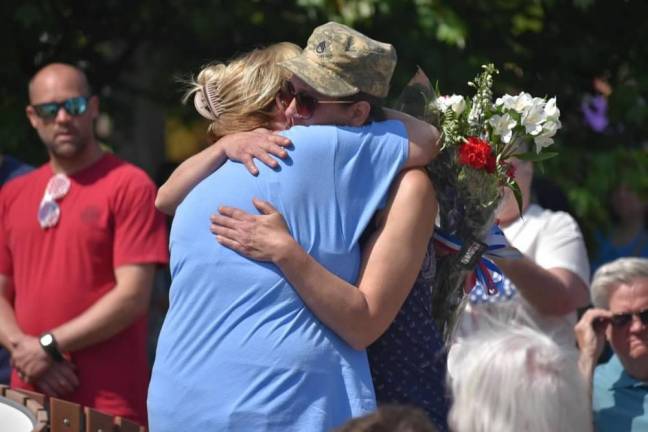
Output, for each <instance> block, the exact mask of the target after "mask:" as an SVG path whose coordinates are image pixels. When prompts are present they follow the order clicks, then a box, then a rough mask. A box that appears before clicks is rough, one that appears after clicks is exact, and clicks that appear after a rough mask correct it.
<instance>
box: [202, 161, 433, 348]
mask: <svg viewBox="0 0 648 432" xmlns="http://www.w3.org/2000/svg"><path fill="white" fill-rule="evenodd" d="M254 202H255V205H256V206H257V208H258V209H259V210H261V212H262V213H263V214H262V215H259V216H253V215H249V214H247V213H245V212H243V211H241V210H236V209H232V208H223V209H221V215H215V216H213V217H212V222H213V225H212V231H213V232H214V233H215V234H217V239H218V241H219V242H221V243H222V244H223V245H225V246H227V247H230V248H231V249H234V250H236V251H238V252H240V253H242V254H244V255H247V256H249V257H251V258H254V259H258V260H264V261H272V262H273V263H275V264H276V265H277V266H278V267H279V268H280V269H281V271H282V272H283V273H284V275H285V277H286V278H287V279H288V281H289V282H290V283H291V284H292V286H293V287H294V288H295V289H296V290H297V292H298V293H299V295H300V296H301V298H302V299H303V301H304V303H306V305H307V306H308V307H309V308H310V309H311V310H312V311H313V313H314V314H315V315H316V316H317V317H318V318H319V319H320V320H321V321H322V322H324V324H326V325H327V326H328V327H329V328H331V329H332V330H333V331H334V332H335V333H337V334H338V335H339V336H340V337H341V338H342V339H344V340H345V341H346V342H347V343H348V344H349V345H351V346H352V347H353V348H355V349H358V350H361V349H365V348H366V347H367V346H368V345H370V344H371V343H372V342H373V341H375V340H376V339H377V338H378V337H379V336H380V335H381V334H382V333H384V331H385V330H386V329H387V327H388V326H389V325H390V324H391V322H392V321H393V320H394V318H395V317H396V314H397V313H398V311H399V310H400V308H401V306H402V304H403V302H404V301H405V298H406V297H407V295H408V294H409V292H410V290H411V288H412V286H413V285H414V281H415V280H416V276H417V275H418V272H419V270H420V267H421V264H422V262H423V258H424V256H425V252H426V250H427V245H428V241H429V239H430V237H431V235H432V230H433V228H434V220H435V217H436V212H437V204H436V198H435V193H434V189H433V187H432V184H431V182H430V180H429V179H428V177H427V174H426V173H425V172H424V171H423V170H409V171H406V172H404V173H402V174H401V175H400V176H399V177H398V179H397V180H396V181H395V182H394V184H393V185H392V191H391V193H390V199H389V203H388V204H387V207H386V208H385V210H383V212H382V213H381V215H380V217H379V221H378V222H379V223H378V225H379V226H378V229H377V230H376V232H374V233H373V234H372V235H371V237H370V239H369V240H368V242H367V243H366V245H365V247H364V250H363V256H362V269H361V273H360V276H359V279H358V281H357V285H353V284H351V283H349V282H346V281H345V280H343V279H341V278H339V277H337V276H336V275H334V274H333V273H331V272H329V271H328V270H327V269H326V268H325V267H323V266H322V265H321V264H319V263H318V262H317V261H315V260H314V259H313V258H312V257H311V256H310V255H308V254H307V253H306V251H304V249H302V247H301V246H300V245H299V244H298V243H297V242H296V241H295V240H294V239H293V238H292V237H291V236H290V233H289V232H288V230H287V228H286V226H285V223H284V222H283V217H282V216H281V215H280V214H279V213H277V212H276V211H275V210H274V209H273V208H272V207H271V206H270V205H269V204H268V203H266V202H264V201H259V200H255V201H254Z"/></svg>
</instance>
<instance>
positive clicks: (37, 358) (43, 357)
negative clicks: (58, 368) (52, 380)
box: [11, 335, 54, 382]
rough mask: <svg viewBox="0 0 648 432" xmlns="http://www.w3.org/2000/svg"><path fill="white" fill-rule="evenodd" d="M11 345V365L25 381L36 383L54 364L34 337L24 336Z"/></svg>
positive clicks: (13, 341)
mask: <svg viewBox="0 0 648 432" xmlns="http://www.w3.org/2000/svg"><path fill="white" fill-rule="evenodd" d="M11 345H12V350H11V364H12V365H13V367H15V368H16V369H17V370H18V375H19V376H20V378H21V379H22V380H23V381H26V382H36V380H37V379H38V378H40V376H41V375H43V374H44V373H45V372H46V371H47V370H48V369H49V368H50V366H51V365H52V363H54V360H52V358H51V357H50V356H49V354H47V353H46V352H45V350H43V347H41V345H40V343H39V342H38V338H36V337H34V336H29V335H22V336H20V337H19V338H17V339H14V340H12V341H11Z"/></svg>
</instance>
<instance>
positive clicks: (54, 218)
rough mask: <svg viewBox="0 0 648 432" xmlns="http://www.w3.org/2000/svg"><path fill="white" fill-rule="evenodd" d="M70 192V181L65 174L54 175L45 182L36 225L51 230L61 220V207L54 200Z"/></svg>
mask: <svg viewBox="0 0 648 432" xmlns="http://www.w3.org/2000/svg"><path fill="white" fill-rule="evenodd" d="M69 190H70V179H69V178H68V177H67V176H66V175H65V174H55V175H54V176H53V177H52V178H50V179H49V181H48V182H47V186H46V187H45V193H44V194H43V199H42V200H41V203H40V206H39V207H38V223H39V224H40V226H41V228H43V229H47V228H52V227H54V226H56V224H58V222H59V219H60V218H61V207H59V205H58V203H57V202H56V200H58V199H61V198H63V197H64V196H65V195H66V194H67V193H68V191H69Z"/></svg>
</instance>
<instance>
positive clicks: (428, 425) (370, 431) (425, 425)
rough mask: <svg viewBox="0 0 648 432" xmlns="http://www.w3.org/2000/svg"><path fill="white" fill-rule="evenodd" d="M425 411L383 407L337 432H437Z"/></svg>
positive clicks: (410, 408) (336, 430) (348, 423)
mask: <svg viewBox="0 0 648 432" xmlns="http://www.w3.org/2000/svg"><path fill="white" fill-rule="evenodd" d="M437 430H438V429H436V428H435V427H434V425H433V424H432V422H431V421H430V419H428V417H427V415H426V414H425V411H423V410H422V409H420V408H415V407H412V406H407V405H383V406H381V407H379V408H378V409H377V410H376V411H375V412H373V413H371V414H367V415H365V416H362V417H358V418H354V419H353V420H350V421H348V422H347V423H345V424H344V426H342V427H340V428H337V429H335V432H437Z"/></svg>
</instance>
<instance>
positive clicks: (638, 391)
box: [592, 355, 648, 432]
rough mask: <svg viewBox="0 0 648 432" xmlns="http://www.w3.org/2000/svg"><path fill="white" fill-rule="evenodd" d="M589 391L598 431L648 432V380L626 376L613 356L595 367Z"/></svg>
mask: <svg viewBox="0 0 648 432" xmlns="http://www.w3.org/2000/svg"><path fill="white" fill-rule="evenodd" d="M592 394H593V396H592V402H593V410H594V424H595V425H596V430H597V432H626V431H632V432H635V431H636V432H639V431H642V432H645V431H648V383H646V382H641V381H638V380H636V379H634V378H632V377H631V376H630V375H628V374H627V373H626V372H625V371H624V369H623V365H622V364H621V361H620V360H619V358H618V357H617V356H616V355H613V356H612V358H610V360H609V361H608V362H607V363H605V364H603V365H600V366H598V367H597V368H596V370H595V372H594V384H593V391H592Z"/></svg>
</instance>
